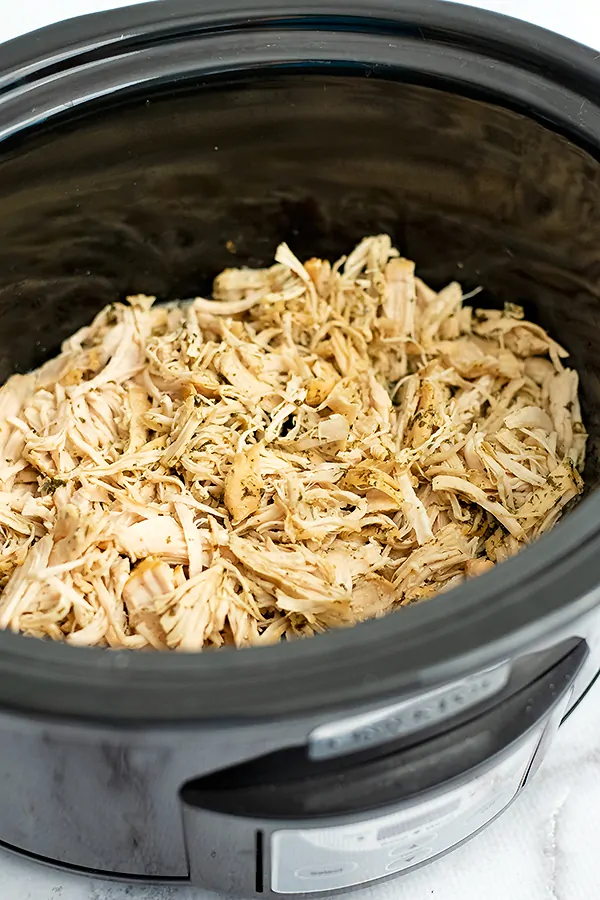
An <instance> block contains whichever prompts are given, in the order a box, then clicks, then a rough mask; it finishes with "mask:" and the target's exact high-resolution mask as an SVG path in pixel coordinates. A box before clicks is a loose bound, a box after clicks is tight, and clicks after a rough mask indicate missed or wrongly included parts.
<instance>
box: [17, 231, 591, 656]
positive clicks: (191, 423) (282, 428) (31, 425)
mask: <svg viewBox="0 0 600 900" xmlns="http://www.w3.org/2000/svg"><path fill="white" fill-rule="evenodd" d="M566 355H567V354H566V353H565V351H564V350H563V349H562V348H561V347H560V346H559V345H558V344H557V343H556V342H555V341H554V340H552V339H551V338H550V337H549V336H548V335H547V334H546V333H545V332H544V331H543V329H542V328H540V327H539V326H537V325H534V324H532V323H530V322H527V321H526V320H525V318H524V313H523V310H522V309H521V308H519V307H517V306H515V305H512V304H510V305H507V306H506V308H505V309H504V310H494V309H488V310H479V309H473V308H472V307H470V306H468V305H466V304H465V303H464V299H463V294H462V291H461V288H460V286H459V285H458V284H451V285H449V286H448V287H446V288H445V289H444V290H442V291H440V292H439V293H436V292H435V291H433V290H432V289H431V288H429V287H427V286H426V285H425V284H423V282H422V281H420V280H419V279H418V278H416V277H415V272H414V264H413V263H412V262H409V261H408V260H406V259H402V258H401V257H400V256H399V255H398V253H397V251H396V250H395V249H394V248H393V247H392V244H391V241H390V239H389V237H387V236H385V235H381V236H377V237H369V238H366V239H364V240H363V241H362V242H361V243H360V244H359V245H358V247H356V248H355V249H354V250H353V251H352V253H351V254H350V255H349V256H348V257H347V258H345V259H342V260H339V261H338V262H337V263H335V264H334V265H331V264H330V263H329V262H327V261H325V260H320V259H311V260H309V261H308V262H306V263H305V264H304V265H303V264H302V263H301V262H300V261H299V260H298V259H297V258H296V257H295V256H294V255H293V253H292V251H291V250H290V249H289V247H287V246H286V245H282V246H280V247H279V249H278V251H277V255H276V262H275V264H274V265H273V266H272V267H271V268H268V269H264V270H250V269H238V270H234V269H232V270H227V271H225V272H223V273H222V274H221V275H220V276H219V277H218V278H217V279H216V281H215V285H214V299H212V300H205V299H201V298H198V299H196V300H194V301H192V302H188V303H181V304H173V305H168V306H165V305H158V304H156V305H155V304H154V299H153V298H149V297H142V296H137V297H130V298H128V302H127V303H124V304H116V305H113V306H111V307H109V308H106V309H104V310H103V311H102V312H101V313H100V314H99V315H98V316H97V317H96V319H95V320H94V322H93V323H92V324H91V325H90V326H89V327H87V328H84V329H82V330H81V331H79V332H78V333H77V334H75V335H73V337H71V338H70V339H69V340H67V341H66V342H65V344H64V345H63V348H62V353H61V354H60V356H58V357H57V358H56V359H53V360H51V361H50V362H48V363H47V364H46V365H44V366H42V367H41V368H40V369H38V370H37V371H36V372H33V373H31V374H29V375H15V376H14V377H13V378H11V379H10V380H9V381H8V382H7V383H6V384H5V385H4V386H3V388H2V389H1V390H0V445H1V448H2V454H1V456H0V473H1V474H0V530H1V536H2V548H1V552H0V588H1V589H2V594H1V596H0V627H2V628H7V629H12V630H13V631H21V632H24V633H25V634H28V635H33V636H37V637H43V638H53V639H56V640H66V641H67V642H68V643H71V644H74V645H90V644H95V645H99V646H105V647H127V648H131V649H141V648H155V649H181V650H195V651H197V650H202V649H203V648H206V647H220V646H223V645H235V646H238V647H241V646H247V645H260V644H269V643H274V642H277V641H280V640H281V639H282V638H291V637H296V636H308V635H312V634H315V633H317V632H321V631H323V630H325V629H327V628H330V627H335V626H346V625H352V624H354V623H356V622H358V621H362V620H364V619H368V618H372V617H375V616H382V615H385V614H387V613H388V612H390V611H391V610H393V609H395V608H397V607H400V606H402V605H404V604H408V603H411V602H413V601H416V600H420V599H423V598H426V597H430V596H432V595H433V594H435V593H437V592H439V591H442V590H444V591H446V590H449V589H451V588H453V587H455V586H456V585H459V584H460V583H461V582H463V581H464V580H465V579H467V578H470V577H472V576H475V575H479V574H481V573H483V572H485V571H487V570H488V569H489V568H490V567H491V566H492V565H493V564H494V563H497V562H501V561H502V560H504V559H506V558H508V557H509V556H511V555H512V554H514V553H516V552H517V551H519V550H520V549H522V548H523V547H525V546H526V545H527V544H528V543H529V542H531V541H532V540H535V538H537V537H538V536H539V535H541V534H542V533H543V532H545V531H547V529H548V528H550V527H552V526H553V525H554V524H555V523H556V521H557V519H558V518H559V516H560V515H561V513H562V511H563V510H564V508H565V505H566V504H568V503H569V502H570V501H571V500H573V499H574V498H575V497H576V496H577V495H578V494H580V493H581V491H582V479H581V476H580V474H579V473H580V472H581V471H582V468H583V463H584V457H585V447H586V433H585V429H584V426H583V423H582V419H581V411H580V407H579V401H578V379H577V374H576V373H575V372H574V371H572V370H570V369H567V368H565V366H564V364H563V360H564V358H565V357H566ZM449 610H450V608H449Z"/></svg>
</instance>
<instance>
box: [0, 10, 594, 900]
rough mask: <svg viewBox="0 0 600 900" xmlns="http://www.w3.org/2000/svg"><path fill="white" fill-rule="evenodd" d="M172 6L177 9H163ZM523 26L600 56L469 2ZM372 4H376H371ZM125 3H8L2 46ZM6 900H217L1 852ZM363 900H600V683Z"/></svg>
mask: <svg viewBox="0 0 600 900" xmlns="http://www.w3.org/2000/svg"><path fill="white" fill-rule="evenodd" d="M158 2H167V3H168V2H169V0H158ZM463 2H465V3H467V4H468V5H470V6H479V7H482V8H485V9H493V10H496V11H498V12H505V13H507V14H509V15H514V16H520V17H521V18H523V19H528V20H529V21H531V22H535V23H536V24H538V25H543V26H545V27H547V28H551V29H553V30H555V31H559V32H562V33H563V34H566V35H568V36H569V37H571V38H573V39H575V40H579V41H581V42H582V43H587V44H590V45H591V46H593V47H595V48H596V49H598V50H599V51H600V6H599V5H598V0H477V2H476V0H463ZM365 3H368V0H365ZM118 5H125V4H123V3H121V4H119V2H118V0H112V2H110V0H45V2H43V0H18V2H16V3H12V2H11V0H6V6H5V5H4V3H2V7H3V9H2V13H1V16H0V41H1V40H5V39H8V38H10V37H14V36H15V35H17V34H20V33H22V32H25V31H27V30H28V29H29V28H32V27H34V26H41V25H46V24H48V23H50V22H52V21H57V20H59V19H62V18H66V17H67V16H71V15H76V14H82V13H85V12H95V11H98V10H101V9H107V8H111V7H115V6H118ZM0 895H1V896H2V900H209V896H210V897H212V896H214V895H208V894H206V893H203V892H202V891H200V890H198V889H194V888H183V887H140V886H129V885H120V884H114V883H111V882H106V881H99V880H90V879H87V878H83V877H80V876H74V875H67V874H65V873H62V872H58V871H54V870H51V869H46V868H44V867H42V866H38V865H35V864H32V863H27V862H23V861H21V860H20V859H18V858H16V857H13V856H10V855H8V854H6V853H2V852H0ZM349 896H353V897H354V898H355V900H595V898H597V897H600V683H598V684H597V685H596V686H595V688H594V689H593V690H592V691H591V692H590V694H589V696H588V697H587V698H586V699H585V702H584V703H583V704H582V705H581V706H580V707H579V708H578V709H577V710H576V711H575V713H574V714H573V715H572V716H571V718H570V719H569V720H568V721H567V722H566V724H565V725H564V726H563V727H562V729H561V731H560V733H559V735H558V737H557V739H556V741H555V744H554V746H553V747H552V749H551V751H550V753H549V755H548V758H547V759H546V761H545V762H544V764H543V765H542V768H541V769H540V771H539V772H538V773H537V775H536V777H535V779H534V781H533V783H532V784H531V785H530V786H529V787H528V789H527V791H526V792H525V793H524V794H522V795H521V796H520V797H519V798H518V799H517V800H516V801H515V803H514V804H513V806H512V807H511V808H510V809H509V810H508V811H507V812H506V813H505V814H504V815H503V816H501V817H500V819H499V820H497V821H496V822H495V823H494V824H492V825H491V826H490V827H489V828H487V829H486V830H485V831H484V832H483V833H482V834H480V835H478V836H477V837H476V838H475V839H474V840H472V841H470V842H469V843H467V844H466V845H465V846H463V847H461V848H460V849H459V850H456V851H454V852H453V853H451V854H450V855H449V856H446V857H444V858H443V859H440V860H438V861H437V862H433V863H431V864H430V865H428V866H426V867H425V868H423V869H420V870H418V871H416V872H414V873H411V874H408V875H405V876H404V877H403V878H400V879H397V880H395V881H392V882H389V883H387V884H385V885H380V886H377V887H371V888H369V889H366V890H364V891H361V892H358V893H355V894H352V895H349Z"/></svg>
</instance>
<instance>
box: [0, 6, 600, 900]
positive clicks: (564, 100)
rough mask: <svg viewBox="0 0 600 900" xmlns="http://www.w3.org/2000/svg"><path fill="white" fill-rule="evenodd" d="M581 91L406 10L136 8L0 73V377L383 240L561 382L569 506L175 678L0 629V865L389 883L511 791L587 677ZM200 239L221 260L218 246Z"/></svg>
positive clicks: (596, 649)
mask: <svg viewBox="0 0 600 900" xmlns="http://www.w3.org/2000/svg"><path fill="white" fill-rule="evenodd" d="M599 155H600V67H599V65H598V61H597V58H596V55H595V54H594V53H593V52H592V51H590V50H587V49H585V48H583V47H580V46H578V45H576V44H573V43H570V42H569V41H567V40H564V39H562V38H559V37H557V36H555V35H552V34H549V33H547V32H544V31H542V30H541V29H538V28H535V27H532V26H529V25H524V24H522V23H517V22H516V21H513V20H511V19H508V18H504V17H501V16H496V15H491V14H488V13H483V12H480V11H477V10H474V9H472V8H465V7H461V6H458V5H454V4H452V3H445V2H436V0H373V2H371V3H365V2H364V0H337V2H336V0H302V2H293V3H292V2H285V0H273V2H267V0H252V2H250V0H221V2H216V0H205V2H186V0H170V2H169V3H149V4H143V5H140V6H135V7H132V8H129V9H125V10H120V11H117V12H111V13H105V14H100V15H94V16H88V17H83V18H80V19H76V20H73V21H71V22H67V23H64V24H61V25H58V26H54V27H51V28H48V29H45V30H42V31H39V32H36V33H34V34H32V35H28V36H26V37H23V38H20V39H17V40H15V41H13V42H11V43H8V44H6V45H5V46H4V47H3V48H2V55H1V60H0V344H1V354H0V378H1V379H4V378H6V377H7V376H8V375H9V374H11V373H12V372H15V371H21V372H25V371H27V370H28V369H30V368H31V367H33V366H37V365H38V364H39V363H40V362H42V361H43V360H44V359H46V358H48V356H50V355H51V354H53V353H54V352H55V351H56V350H57V348H58V346H59V343H60V341H61V340H62V339H63V338H65V337H66V336H68V335H69V334H70V333H72V332H73V331H74V330H76V329H77V328H79V327H80V326H81V325H83V324H84V323H86V322H88V321H89V320H90V318H91V317H92V316H93V315H94V314H95V313H96V312H97V311H98V310H99V309H100V308H101V307H102V306H103V305H104V304H106V303H109V302H111V301H113V300H116V299H118V298H120V297H122V296H123V295H126V294H133V293H138V292H144V293H150V294H154V295H156V296H158V297H159V298H160V299H163V300H169V299H173V298H182V297H188V296H194V295H197V294H198V293H201V292H204V291H209V290H210V283H211V279H212V277H213V276H214V275H215V274H216V273H217V272H218V271H219V270H220V269H221V268H223V267H224V266H227V265H231V264H232V257H231V253H230V249H231V247H232V245H233V246H235V248H236V256H235V264H244V265H250V266H254V265H261V264H265V263H267V262H268V261H269V260H271V258H272V254H273V250H274V248H275V246H276V244H277V243H278V242H280V241H282V240H287V241H288V242H289V243H290V244H291V245H292V246H293V248H294V250H295V252H296V253H298V254H299V255H300V256H310V255H315V254H316V255H320V256H328V257H331V256H336V255H339V254H340V253H342V252H344V251H345V250H347V249H348V248H349V247H350V246H352V245H353V243H354V242H355V241H357V240H358V239H360V238H361V237H362V236H363V235H365V234H370V233H377V232H381V231H387V232H389V233H390V234H391V235H392V236H393V239H394V241H395V242H396V244H397V245H398V246H399V247H400V248H401V249H402V252H403V253H404V254H405V255H406V256H408V257H410V258H411V259H415V260H416V261H417V264H418V266H419V270H420V273H421V275H422V276H423V277H424V278H425V279H426V280H428V281H430V282H431V283H432V284H433V285H434V286H441V285H442V284H443V283H445V282H447V281H448V280H450V279H457V280H459V281H460V282H461V283H462V284H463V285H464V286H465V287H466V288H467V289H469V288H472V287H476V286H478V285H482V286H483V287H484V288H485V295H484V297H483V298H482V304H483V303H487V304H502V303H504V302H505V301H516V302H518V303H523V304H524V305H525V307H526V310H527V312H528V314H529V315H530V316H532V317H534V319H535V320H537V321H539V322H540V323H541V324H542V325H544V326H545V327H546V328H548V329H549V330H550V332H551V333H552V334H553V335H554V336H555V337H556V338H558V339H559V340H560V341H561V342H562V343H563V344H564V345H566V347H567V348H568V349H569V351H570V353H571V364H572V365H573V366H574V367H576V368H577V369H578V370H579V372H580V374H581V391H582V400H583V408H584V413H585V420H586V424H587V427H588V430H589V432H590V447H589V455H588V462H587V469H586V472H585V478H586V485H587V496H586V497H585V498H584V500H583V501H582V502H581V504H580V505H579V506H578V507H577V508H576V509H574V510H573V511H571V512H570V514H569V515H567V516H566V517H565V519H564V521H563V522H562V523H561V524H560V525H559V526H558V527H557V528H556V529H555V530H554V531H553V532H552V533H551V534H549V535H548V536H546V537H544V538H543V539H542V540H540V541H539V542H538V543H536V544H535V545H534V546H532V547H531V548H529V549H527V550H526V551H525V552H524V553H522V554H521V555H519V556H518V557H516V558H514V559H512V560H510V561H509V562H507V563H504V564H502V565H501V566H499V567H498V568H497V569H496V570H494V571H493V572H491V573H489V574H486V575H484V576H483V577H481V578H479V579H477V580H475V581H472V582H469V583H468V584H466V585H465V586H463V587H461V588H460V589H457V590H455V591H453V592H451V593H449V594H447V595H444V596H440V597H438V598H436V599H432V600H430V601H427V602H426V603H422V604H417V605H414V606H411V607H409V608H407V609H404V610H402V611H401V612H399V613H397V614H395V615H392V616H390V617H389V618H386V619H384V620H379V621H372V622H369V623H366V624H363V625H360V626H359V627H357V628H355V629H349V630H340V631H336V632H332V633H328V634H325V635H323V636H320V637H317V638H314V639H312V640H307V641H299V642H297V643H288V644H285V645H280V646H277V647H270V648H264V649H249V650H240V651H235V650H231V651H229V650H223V651H220V652H217V653H212V652H208V653H205V654H184V653H173V654H160V653H157V652H147V653H146V652H138V653H136V652H127V651H123V652H121V651H119V652H112V651H104V650H101V649H83V648H80V649H77V648H72V647H68V646H64V645H59V644H53V643H50V642H43V641H38V640H35V639H30V638H25V637H22V636H19V635H16V634H9V633H2V634H0V841H1V842H2V845H3V846H4V847H6V848H10V849H13V850H15V851H18V852H20V853H23V854H26V855H28V856H29V857H32V858H34V859H37V860H41V861H45V862H47V863H51V864H54V865H61V866H64V867H68V868H70V869H74V870H77V871H81V872H88V873H93V874H95V875H98V874H101V875H104V876H113V877H121V878H124V879H127V880H129V881H134V880H136V879H141V880H147V881H152V880H157V881H158V880H161V881H166V882H169V881H170V882H192V883H194V884H198V885H203V886H205V887H208V888H211V889H214V890H218V891H226V892H231V893H233V894H238V895H240V896H243V897H245V898H249V897H261V896H264V897H267V896H271V897H276V896H278V895H282V894H289V895H294V894H301V895H309V894H312V893H322V892H325V893H326V892H335V891H339V890H346V889H348V888H351V887H355V886H358V885H363V884H365V883H367V882H371V881H373V880H376V879H384V878H386V877H393V876H397V875H398V874H399V873H402V872H404V871H407V870H409V869H411V868H412V867H414V866H417V865H422V864H423V863H424V862H426V861H427V860H429V859H431V858H433V857H435V856H437V855H439V854H441V853H444V852H446V851H448V850H449V849H451V848H452V847H454V846H456V845H457V844H459V843H461V842H462V841H463V840H465V839H466V838H468V837H469V836H471V835H472V834H474V833H476V832H477V831H478V830H479V829H480V828H482V827H483V826H484V825H485V824H486V823H488V822H489V821H491V820H492V819H493V818H494V817H495V816H496V815H498V814H499V813H500V812H501V811H502V810H503V809H504V808H505V807H506V806H507V805H508V804H509V803H511V802H512V800H513V799H514V798H515V797H516V796H517V795H518V793H519V791H520V790H521V789H522V788H523V786H524V785H526V783H527V782H528V780H529V779H530V778H531V777H532V776H533V774H534V773H535V770H536V768H537V766H538V765H539V762H540V760H541V759H542V757H543V754H544V752H545V749H546V747H547V746H548V743H549V741H550V740H551V739H552V736H553V734H554V732H555V730H556V729H557V727H558V726H559V724H560V723H561V721H563V720H564V718H565V717H566V716H567V715H568V713H569V711H570V710H571V709H573V707H574V705H575V704H576V703H577V702H578V701H579V700H580V699H581V698H582V696H583V695H584V693H585V692H586V690H587V688H588V687H589V685H590V684H591V682H592V681H593V679H594V676H595V675H596V673H597V671H598V669H600V613H599V612H598V609H597V607H598V603H599V601H600V590H599V586H600V562H599V560H600V495H599V494H598V493H596V492H595V491H594V489H595V487H596V484H597V482H598V478H599V474H600V466H599V458H598V450H599V440H600V256H599V253H598V248H599V247H600V166H599V163H598V157H599ZM228 248H229V249H228Z"/></svg>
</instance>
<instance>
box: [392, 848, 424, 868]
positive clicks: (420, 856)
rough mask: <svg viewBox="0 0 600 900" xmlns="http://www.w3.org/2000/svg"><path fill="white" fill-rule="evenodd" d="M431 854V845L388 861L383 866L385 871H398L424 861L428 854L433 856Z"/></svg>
mask: <svg viewBox="0 0 600 900" xmlns="http://www.w3.org/2000/svg"><path fill="white" fill-rule="evenodd" d="M433 854H434V850H433V847H426V848H425V849H423V850H418V851H415V852H414V853H407V854H406V856H403V857H401V858H400V859H395V860H393V862H391V863H388V864H387V866H386V867H385V871H386V872H400V871H402V869H408V868H409V867H410V866H416V865H417V863H420V862H424V861H425V860H426V859H429V857H430V856H433Z"/></svg>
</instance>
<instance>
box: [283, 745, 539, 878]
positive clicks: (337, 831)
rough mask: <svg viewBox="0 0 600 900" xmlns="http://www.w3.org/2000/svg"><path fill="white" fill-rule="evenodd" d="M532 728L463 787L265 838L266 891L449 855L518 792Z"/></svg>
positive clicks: (369, 874)
mask: <svg viewBox="0 0 600 900" xmlns="http://www.w3.org/2000/svg"><path fill="white" fill-rule="evenodd" d="M543 732H544V727H539V728H536V729H535V730H534V731H533V732H532V733H531V734H530V735H529V736H528V737H527V738H526V739H525V740H524V741H523V742H522V743H521V744H520V746H519V747H518V748H516V749H515V750H514V751H512V752H511V753H510V755H509V756H508V757H504V758H503V759H502V760H501V761H499V762H497V763H496V764H493V765H492V766H491V767H489V768H487V769H486V771H485V772H484V773H482V774H480V775H479V776H478V777H476V778H474V779H473V780H471V781H468V782H466V783H462V784H460V785H457V786H456V787H454V788H452V787H451V786H450V785H449V786H448V789H447V790H445V791H444V792H443V793H441V794H439V795H438V796H437V797H435V798H433V799H431V800H426V801H417V802H415V803H414V804H413V805H407V806H405V807H404V808H403V809H402V810H399V811H397V812H394V813H391V814H389V815H383V816H379V817H376V818H373V819H369V820H363V821H361V822H357V823H356V824H345V825H338V826H328V827H326V828H305V829H281V830H279V831H275V832H274V833H273V834H272V836H271V889H272V890H273V891H275V892H276V893H280V894H299V893H322V892H324V891H330V890H340V889H342V888H348V887H351V886H354V885H359V884H364V883H365V882H369V881H372V880H374V879H377V878H382V877H385V876H386V875H390V874H393V873H398V872H401V871H403V870H405V869H409V868H411V867H412V866H416V865H419V864H420V863H422V862H425V861H426V860H428V859H430V858H432V857H434V856H437V855H438V854H440V853H443V852H444V851H446V850H448V849H450V848H451V847H453V846H454V845H455V844H457V843H459V842H460V841H462V840H464V839H465V838H467V837H469V836H470V835H471V834H473V833H474V832H476V831H478V830H479V829H480V828H481V827H482V826H484V825H485V824H486V823H487V822H489V821H490V820H491V819H493V818H494V817H495V816H496V815H498V813H500V812H501V811H502V810H503V809H504V808H505V807H506V806H508V804H509V803H510V802H511V800H512V799H513V798H514V797H515V796H516V794H517V793H518V791H519V789H520V788H521V786H522V784H523V782H524V780H525V776H526V775H527V772H528V770H529V767H530V764H531V762H532V760H533V758H534V756H535V753H536V750H537V747H538V745H539V743H540V740H541V737H542V734H543Z"/></svg>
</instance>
